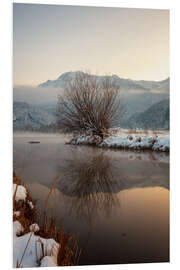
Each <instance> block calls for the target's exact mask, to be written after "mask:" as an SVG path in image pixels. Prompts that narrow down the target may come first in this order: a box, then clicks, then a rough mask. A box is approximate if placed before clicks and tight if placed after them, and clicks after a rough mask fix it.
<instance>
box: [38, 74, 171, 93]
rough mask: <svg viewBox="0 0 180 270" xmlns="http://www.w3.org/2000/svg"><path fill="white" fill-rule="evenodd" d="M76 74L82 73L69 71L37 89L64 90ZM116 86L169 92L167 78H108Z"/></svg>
mask: <svg viewBox="0 0 180 270" xmlns="http://www.w3.org/2000/svg"><path fill="white" fill-rule="evenodd" d="M77 73H82V71H74V72H72V71H70V72H65V73H63V74H62V75H60V76H59V77H58V78H57V79H56V80H47V81H46V82H43V83H41V84H39V85H38V87H41V88H46V87H54V88H65V87H66V86H67V84H68V82H69V81H70V80H72V79H74V78H75V76H76V74H77ZM91 76H95V77H97V79H98V80H103V79H104V78H105V76H97V75H91ZM108 77H110V78H111V79H112V80H113V81H115V82H116V83H117V84H119V86H120V88H121V89H123V90H137V89H138V90H144V91H151V90H154V91H169V78H167V79H166V80H163V81H144V80H140V81H136V80H131V79H123V78H120V77H118V76H117V75H112V76H108Z"/></svg>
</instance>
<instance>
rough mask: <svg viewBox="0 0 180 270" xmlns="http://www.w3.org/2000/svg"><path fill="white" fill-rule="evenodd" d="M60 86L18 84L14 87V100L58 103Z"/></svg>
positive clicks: (32, 102) (31, 102) (34, 102)
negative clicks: (41, 86)
mask: <svg viewBox="0 0 180 270" xmlns="http://www.w3.org/2000/svg"><path fill="white" fill-rule="evenodd" d="M61 92H62V89H60V88H50V87H47V88H46V87H44V88H40V87H32V86H16V87H14V89H13V100H14V101H19V102H27V103H30V104H44V103H56V102H57V96H58V94H59V93H61Z"/></svg>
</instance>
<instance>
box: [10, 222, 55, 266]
mask: <svg viewBox="0 0 180 270" xmlns="http://www.w3.org/2000/svg"><path fill="white" fill-rule="evenodd" d="M23 230H24V228H23V226H22V225H21V223H20V222H19V221H14V222H13V267H17V266H19V267H38V266H40V267H48V266H57V255H58V249H59V244H58V243H57V242H56V241H55V240H54V239H45V238H42V237H40V236H37V235H35V234H34V232H35V231H38V230H39V226H38V225H37V224H32V225H31V226H30V232H29V233H26V234H24V235H22V236H19V235H20V233H21V232H23Z"/></svg>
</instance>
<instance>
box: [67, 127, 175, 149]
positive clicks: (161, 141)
mask: <svg viewBox="0 0 180 270" xmlns="http://www.w3.org/2000/svg"><path fill="white" fill-rule="evenodd" d="M69 144H74V145H96V146H98V147H108V148H117V149H132V150H153V151H163V152H169V150H170V141H169V133H163V132H162V133H159V134H158V133H157V134H154V133H153V132H149V133H146V134H145V133H139V134H138V133H137V132H136V133H129V134H127V132H123V131H118V132H116V133H115V134H112V135H109V136H107V137H106V138H105V139H104V140H102V139H101V138H100V137H99V136H90V135H88V136H86V135H80V136H77V137H74V138H73V139H71V141H70V142H69Z"/></svg>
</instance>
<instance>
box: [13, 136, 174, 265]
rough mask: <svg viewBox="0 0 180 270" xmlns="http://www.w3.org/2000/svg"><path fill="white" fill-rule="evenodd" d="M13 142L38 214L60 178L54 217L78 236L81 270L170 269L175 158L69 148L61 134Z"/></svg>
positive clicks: (52, 205)
mask: <svg viewBox="0 0 180 270" xmlns="http://www.w3.org/2000/svg"><path fill="white" fill-rule="evenodd" d="M13 139H14V144H13V159H14V160H13V163H14V170H15V171H16V172H17V174H18V175H20V176H22V178H23V180H24V182H25V184H26V185H27V186H28V189H29V191H30V193H31V196H32V198H33V199H35V200H37V204H36V205H37V208H38V209H41V208H42V206H43V204H44V201H45V199H46V197H47V195H48V193H49V191H50V187H51V184H52V181H53V179H55V177H57V176H58V179H57V181H56V187H55V189H54V190H53V192H52V194H51V197H50V201H49V214H50V213H51V212H52V214H53V215H54V216H55V218H56V221H57V224H58V225H63V229H64V231H66V232H68V233H71V234H73V235H76V237H77V239H78V243H79V247H80V248H81V249H82V254H81V257H80V261H79V264H80V265H92V264H120V263H140V262H168V261H169V154H167V153H159V152H152V151H141V152H140V151H127V150H126V151H124V150H112V149H108V150H106V149H101V148H96V147H90V146H73V145H66V144H65V142H66V141H68V140H69V136H64V135H56V134H55V135H48V134H43V135H42V134H15V135H14V138H13ZM30 141H37V142H40V143H38V144H36V143H31V144H30V143H29V142H30Z"/></svg>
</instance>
